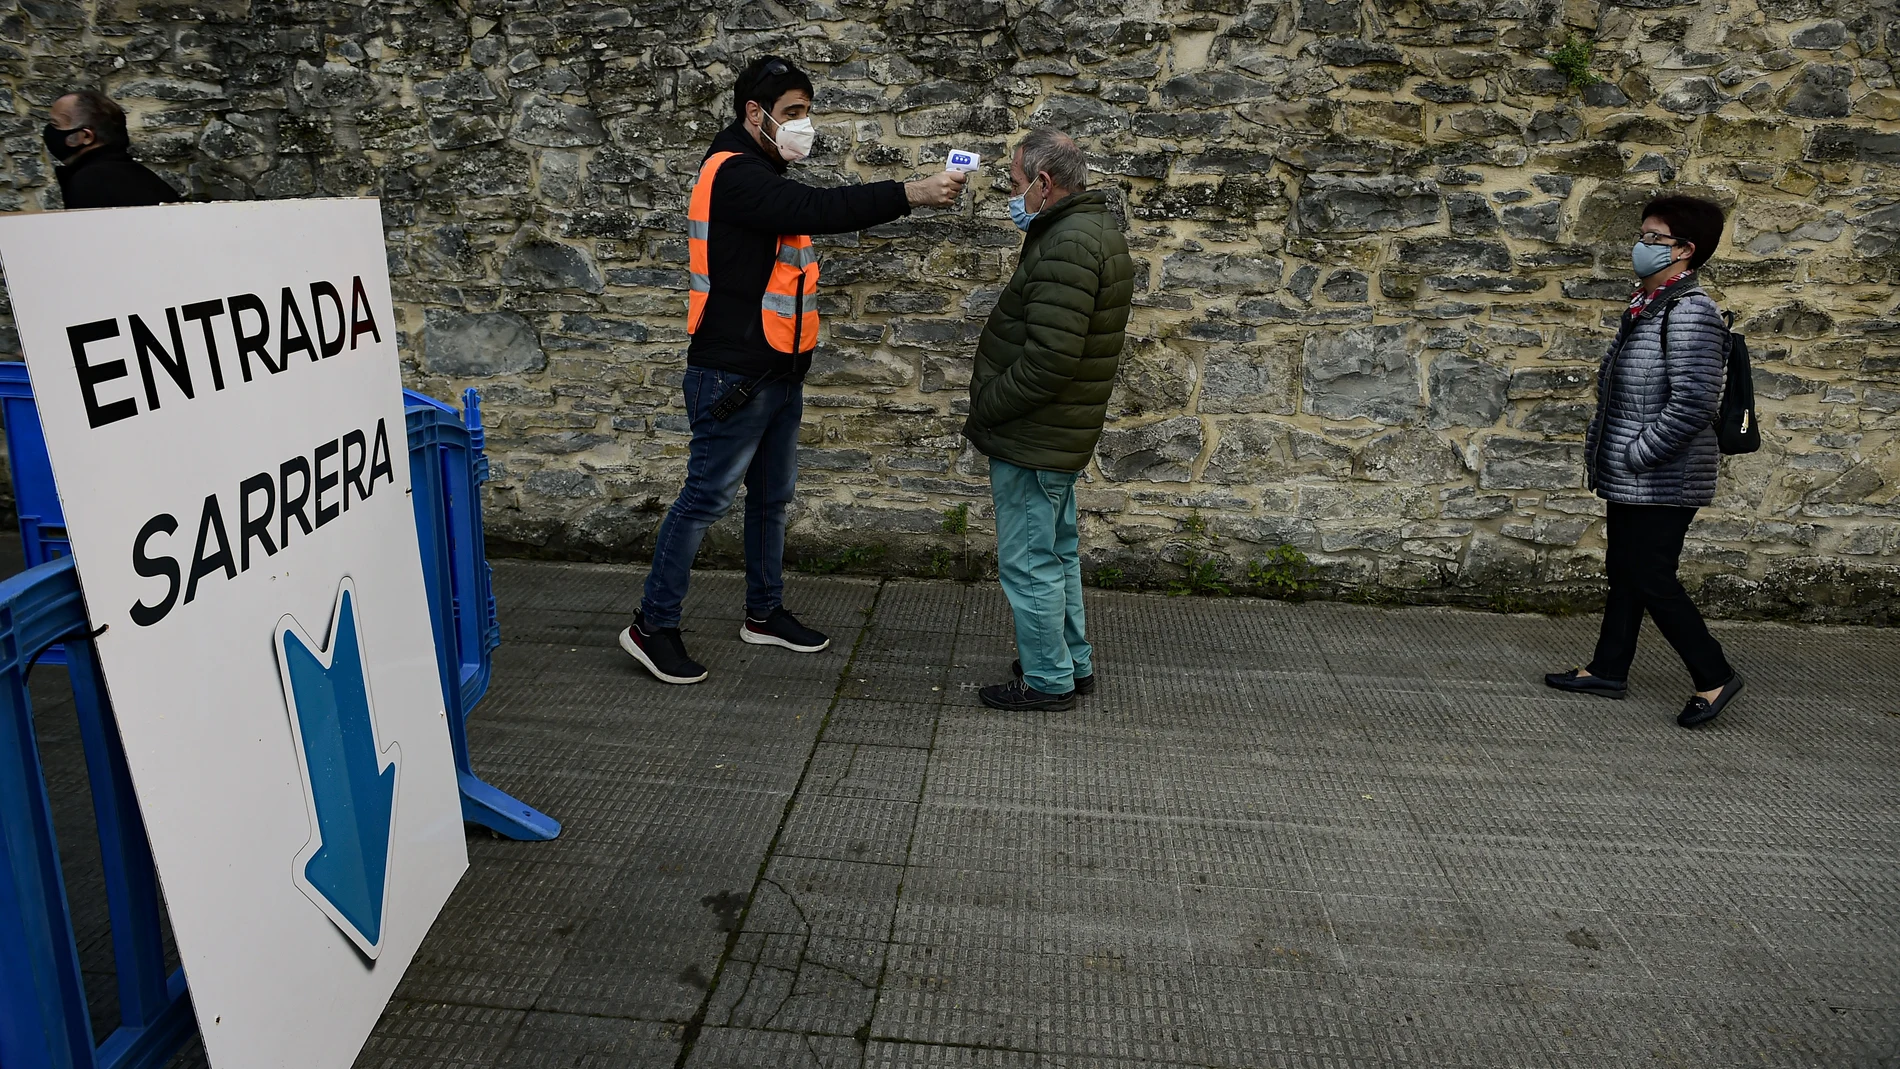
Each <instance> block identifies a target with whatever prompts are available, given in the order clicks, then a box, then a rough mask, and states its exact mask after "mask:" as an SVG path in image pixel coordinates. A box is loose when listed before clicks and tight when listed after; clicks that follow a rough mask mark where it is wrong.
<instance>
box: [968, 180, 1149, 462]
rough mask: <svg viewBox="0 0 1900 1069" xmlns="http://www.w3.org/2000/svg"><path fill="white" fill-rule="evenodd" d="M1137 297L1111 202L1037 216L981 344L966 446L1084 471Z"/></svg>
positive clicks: (1084, 201)
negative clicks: (973, 445)
mask: <svg viewBox="0 0 1900 1069" xmlns="http://www.w3.org/2000/svg"><path fill="white" fill-rule="evenodd" d="M1134 295H1135V267H1134V264H1133V263H1132V262H1130V260H1129V259H1128V243H1127V242H1126V241H1125V240H1123V238H1122V232H1121V228H1120V226H1119V225H1118V224H1117V223H1116V221H1115V216H1114V214H1113V213H1111V212H1110V211H1109V210H1108V195H1107V194H1105V193H1100V192H1083V193H1073V194H1070V195H1069V196H1067V197H1065V198H1063V199H1062V200H1061V201H1060V202H1058V203H1057V204H1056V205H1055V206H1053V207H1051V208H1048V209H1045V210H1044V211H1042V212H1041V213H1039V214H1038V215H1037V216H1036V221H1035V222H1033V223H1031V224H1030V225H1029V235H1028V237H1027V239H1025V240H1024V242H1023V253H1022V259H1021V260H1020V261H1019V262H1018V263H1017V265H1016V274H1015V275H1014V276H1012V277H1011V278H1010V280H1009V287H1008V288H1007V289H1005V290H1004V291H1003V295H1002V297H1001V298H1000V299H998V300H997V302H996V307H995V309H994V310H992V311H991V312H990V318H989V322H987V323H985V324H984V325H983V337H982V338H981V339H980V340H979V341H978V342H977V343H976V369H975V371H974V372H973V373H972V375H971V377H970V419H969V421H968V422H967V423H965V424H964V426H963V434H964V437H966V438H968V439H970V441H971V442H972V443H974V444H975V445H976V447H977V448H978V449H981V450H982V451H983V452H984V453H985V454H986V455H988V456H991V457H994V458H996V459H998V460H1007V461H1009V462H1010V463H1011V464H1016V465H1019V466H1021V467H1025V468H1035V469H1038V470H1041V471H1081V470H1082V469H1083V468H1085V467H1087V466H1088V463H1089V458H1090V457H1091V456H1094V455H1095V443H1096V442H1097V441H1098V440H1100V439H1101V437H1102V421H1103V419H1105V418H1106V417H1107V415H1108V395H1109V394H1110V393H1111V392H1112V391H1113V390H1114V388H1115V365H1116V364H1117V363H1118V362H1119V361H1120V359H1121V352H1122V330H1123V328H1124V327H1126V326H1127V325H1128V302H1129V301H1130V300H1131V299H1133V297H1134Z"/></svg>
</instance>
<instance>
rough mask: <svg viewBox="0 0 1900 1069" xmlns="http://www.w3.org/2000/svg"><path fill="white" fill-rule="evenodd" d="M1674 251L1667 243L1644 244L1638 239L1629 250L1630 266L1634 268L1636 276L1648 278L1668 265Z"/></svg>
mask: <svg viewBox="0 0 1900 1069" xmlns="http://www.w3.org/2000/svg"><path fill="white" fill-rule="evenodd" d="M1674 251H1675V250H1673V249H1671V248H1670V247H1669V246H1667V245H1645V244H1643V243H1642V242H1640V241H1639V242H1637V243H1636V247H1635V248H1633V249H1631V250H1630V267H1631V268H1632V269H1634V270H1635V272H1636V277H1637V278H1648V277H1649V276H1651V275H1653V274H1655V273H1656V272H1658V271H1661V270H1662V269H1663V268H1665V267H1668V266H1669V259H1670V257H1671V256H1672V255H1673V254H1674Z"/></svg>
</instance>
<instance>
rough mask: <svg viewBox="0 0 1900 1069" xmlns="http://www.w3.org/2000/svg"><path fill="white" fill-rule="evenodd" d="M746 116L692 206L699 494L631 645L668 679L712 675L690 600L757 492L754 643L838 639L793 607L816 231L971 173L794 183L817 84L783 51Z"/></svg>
mask: <svg viewBox="0 0 1900 1069" xmlns="http://www.w3.org/2000/svg"><path fill="white" fill-rule="evenodd" d="M732 102H733V103H732V107H733V113H734V121H733V123H732V125H731V126H728V127H726V128H725V129H724V130H723V131H721V132H720V133H719V135H718V136H717V137H715V138H714V139H713V143H712V147H711V148H710V149H708V151H707V153H706V159H705V163H704V164H703V165H702V166H701V168H700V171H699V178H698V181H697V182H696V183H695V184H694V186H693V192H692V199H691V201H690V203H689V206H688V209H687V223H686V227H687V233H686V239H687V242H686V243H687V254H688V259H689V261H690V273H691V276H692V277H691V289H690V291H689V293H688V298H687V315H686V329H687V332H688V333H689V334H691V335H692V344H691V345H690V346H688V348H687V351H686V376H685V380H684V382H683V388H684V392H685V401H686V414H687V417H688V418H689V420H690V421H691V423H692V429H693V441H692V448H691V452H690V454H689V456H688V458H687V462H686V485H685V486H684V487H683V488H681V490H680V495H679V498H678V500H676V501H674V503H673V507H672V508H671V509H670V510H669V511H668V512H667V514H666V519H665V520H664V521H663V522H662V523H661V524H660V531H659V535H658V536H657V538H656V540H655V542H654V546H653V567H652V569H651V571H650V572H649V573H648V575H647V581H646V592H645V596H644V597H643V598H642V599H641V603H640V611H639V613H638V614H637V615H635V616H634V618H633V622H632V623H631V624H630V625H628V626H627V628H626V629H625V630H623V631H621V632H620V645H621V648H622V649H625V650H626V651H627V652H628V653H629V654H631V655H632V656H633V658H634V659H635V660H637V661H639V662H640V663H641V664H642V665H644V666H645V667H646V669H647V670H648V671H650V672H652V673H653V675H654V676H655V677H656V678H658V679H660V680H662V681H664V682H667V683H697V682H699V681H700V680H702V679H705V678H706V674H707V673H706V668H705V666H703V665H701V664H699V663H698V662H697V661H694V660H693V659H692V658H691V657H690V656H688V655H687V653H686V646H685V643H684V642H682V641H681V639H680V632H679V624H680V604H681V602H682V601H683V600H684V599H685V597H686V586H687V582H688V579H689V577H690V575H691V571H692V566H693V558H694V557H695V556H697V555H698V553H699V544H700V541H701V540H702V539H703V538H704V537H705V534H706V529H707V528H708V527H711V526H712V525H713V523H714V522H715V521H717V520H718V519H719V518H720V517H721V516H723V515H725V513H726V510H727V509H729V508H731V507H732V502H733V500H734V499H735V498H736V497H737V496H738V493H739V487H740V486H741V485H744V486H745V488H746V498H745V562H746V604H745V622H744V623H743V624H742V625H740V629H739V637H740V638H741V639H742V640H743V641H746V642H750V643H755V644H759V645H767V646H779V647H782V648H785V649H789V650H794V651H797V652H799V653H817V652H818V651H820V650H823V649H825V648H826V647H827V646H829V645H830V644H831V640H830V639H829V638H827V637H826V636H825V635H824V634H822V633H821V632H819V631H816V630H814V629H813V628H810V627H807V626H805V625H804V624H803V623H801V622H799V620H798V618H797V617H795V616H793V615H792V614H791V613H790V612H788V611H787V610H786V608H785V606H784V602H783V597H784V590H785V583H784V555H785V510H786V506H787V505H789V504H790V503H791V500H792V494H793V491H794V489H795V488H796V486H797V483H798V425H799V419H800V416H801V415H802V413H803V411H804V380H805V373H806V372H807V371H808V370H809V369H810V368H811V354H812V350H813V348H815V347H816V346H817V344H818V335H819V327H820V324H819V319H818V268H819V265H818V255H817V251H816V250H815V249H814V248H813V247H812V241H811V235H813V234H838V233H847V232H851V231H856V230H863V229H865V228H867V227H873V226H877V225H879V224H882V223H888V222H891V221H892V220H894V219H898V218H901V217H903V216H906V215H909V214H910V211H911V209H912V208H919V207H931V208H944V207H949V206H950V205H952V204H955V203H956V201H957V197H958V196H959V195H960V194H961V192H962V190H963V182H964V177H965V176H964V175H963V174H961V173H951V172H945V173H943V174H939V175H935V176H933V177H930V178H924V179H919V180H917V181H914V182H868V183H864V184H860V185H847V186H840V187H837V188H831V189H822V188H818V187H815V186H808V185H805V184H803V183H800V182H794V181H791V180H790V179H788V178H786V177H785V171H786V167H787V166H788V165H789V164H791V163H793V162H794V161H797V160H801V159H804V158H805V157H806V156H808V155H810V154H811V151H812V147H813V144H814V142H815V140H816V136H817V135H816V131H815V129H814V128H813V126H812V120H811V102H812V84H811V79H810V78H809V77H807V76H806V74H805V72H803V71H801V70H799V69H798V68H797V67H796V66H794V65H793V64H792V63H791V61H789V60H786V59H781V58H779V57H777V56H764V57H762V58H760V59H758V60H755V61H754V62H753V63H752V64H751V65H750V66H748V67H746V69H745V71H744V72H743V73H741V74H740V75H739V78H738V81H737V82H736V83H734V85H733V92H732Z"/></svg>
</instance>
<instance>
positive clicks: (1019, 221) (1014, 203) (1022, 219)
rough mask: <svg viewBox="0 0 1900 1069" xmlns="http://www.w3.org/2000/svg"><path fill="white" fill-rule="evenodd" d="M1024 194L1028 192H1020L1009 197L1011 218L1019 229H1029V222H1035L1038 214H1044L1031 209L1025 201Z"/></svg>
mask: <svg viewBox="0 0 1900 1069" xmlns="http://www.w3.org/2000/svg"><path fill="white" fill-rule="evenodd" d="M1024 196H1026V194H1022V193H1018V194H1017V195H1016V196H1013V197H1011V198H1009V218H1010V221H1011V222H1013V223H1015V224H1016V229H1018V230H1028V229H1029V224H1030V223H1033V222H1035V221H1036V216H1038V215H1040V214H1042V213H1040V212H1032V211H1030V210H1029V207H1028V205H1026V204H1024V203H1023V197H1024Z"/></svg>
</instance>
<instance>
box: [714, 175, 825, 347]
mask: <svg viewBox="0 0 1900 1069" xmlns="http://www.w3.org/2000/svg"><path fill="white" fill-rule="evenodd" d="M737 155H738V153H736V152H715V153H714V154H712V155H711V156H708V157H707V158H706V163H705V165H704V166H702V167H701V168H700V169H699V180H698V181H697V182H695V183H694V184H693V197H692V201H691V203H690V205H689V206H688V208H687V212H686V254H687V261H688V270H689V272H690V275H691V289H690V290H689V291H688V292H687V295H686V333H688V334H694V333H697V332H698V330H699V323H700V320H701V319H703V318H704V317H705V315H706V297H707V295H708V294H710V293H711V292H712V274H711V268H710V266H709V260H708V259H707V252H706V249H707V245H706V243H707V239H708V238H710V237H711V235H712V184H713V178H714V176H716V175H717V174H718V172H719V167H720V165H721V164H723V163H725V162H726V161H727V160H729V159H731V158H733V157H734V156H737ZM759 316H760V318H761V321H762V323H763V325H764V328H765V340H766V344H768V345H770V346H771V347H772V348H774V349H777V350H778V351H779V352H781V353H808V352H810V351H811V350H812V349H813V348H815V347H816V346H817V345H818V252H817V250H816V249H814V248H812V244H811V238H810V237H808V236H806V235H804V234H785V235H781V236H780V237H779V239H778V253H777V255H776V257H775V258H774V260H773V263H772V275H771V277H770V278H769V279H767V281H766V283H765V294H764V296H763V297H762V298H761V299H760V301H759Z"/></svg>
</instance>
